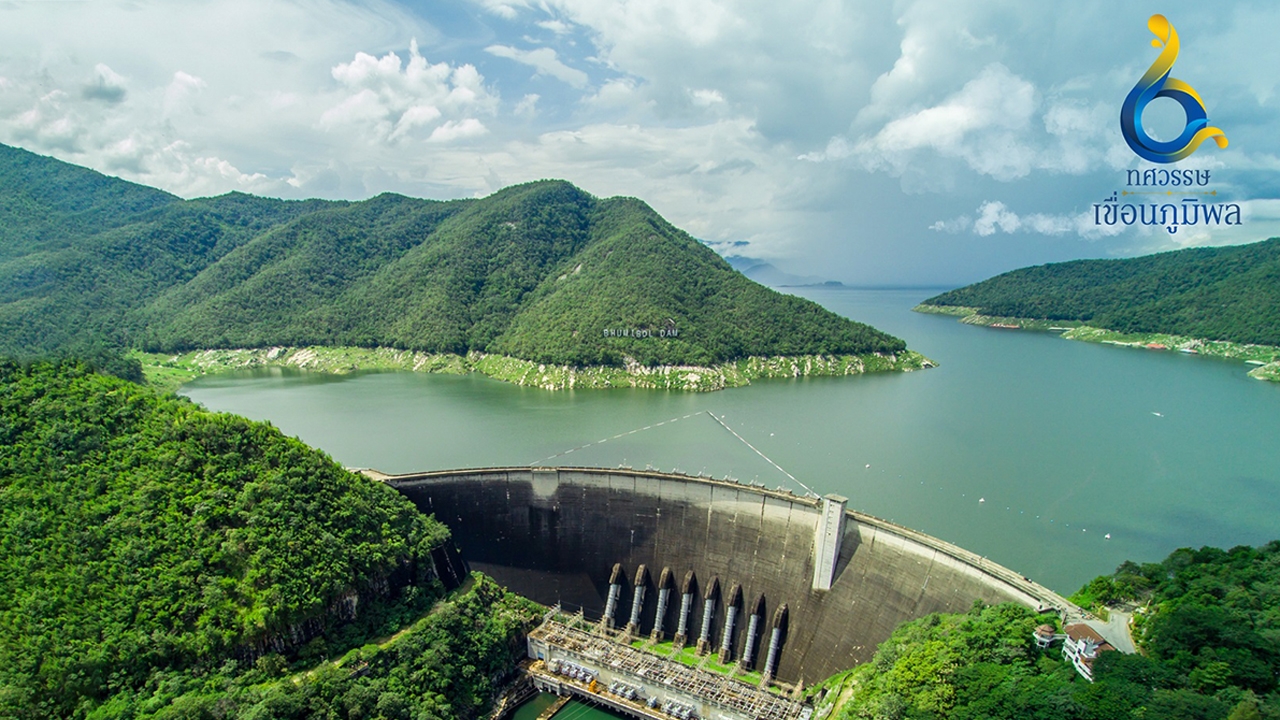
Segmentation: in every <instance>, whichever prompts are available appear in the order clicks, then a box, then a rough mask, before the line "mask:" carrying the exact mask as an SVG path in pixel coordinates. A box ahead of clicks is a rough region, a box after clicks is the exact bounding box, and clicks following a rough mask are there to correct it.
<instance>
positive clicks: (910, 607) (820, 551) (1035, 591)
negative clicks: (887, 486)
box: [370, 467, 1072, 683]
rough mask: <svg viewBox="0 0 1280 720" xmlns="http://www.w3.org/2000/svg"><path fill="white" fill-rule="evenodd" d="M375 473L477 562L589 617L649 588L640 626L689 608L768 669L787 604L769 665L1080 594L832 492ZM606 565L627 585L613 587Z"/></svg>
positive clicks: (588, 477) (848, 652)
mask: <svg viewBox="0 0 1280 720" xmlns="http://www.w3.org/2000/svg"><path fill="white" fill-rule="evenodd" d="M370 474H371V475H374V476H375V477H378V479H382V480H383V481H385V482H387V483H388V484H390V485H392V486H393V487H395V488H396V489H398V490H399V491H400V492H401V493H403V494H404V495H405V496H407V497H408V498H409V499H410V500H412V501H413V503H414V504H415V505H416V506H417V507H418V508H419V509H420V510H422V511H423V512H426V513H434V514H435V516H436V517H437V518H438V519H439V520H441V521H443V522H444V523H446V524H447V525H449V527H450V528H452V529H453V533H454V539H455V542H456V543H457V546H458V547H459V549H460V550H461V552H462V556H463V557H464V558H465V559H466V560H467V561H468V562H469V563H470V565H471V567H472V568H473V569H476V570H480V571H482V572H485V573H487V574H489V575H491V576H492V577H494V578H495V579H497V580H498V581H499V582H501V583H503V584H505V585H506V586H508V587H509V588H511V589H512V590H514V591H515V592H518V593H520V594H522V595H525V596H526V597H530V598H532V599H534V600H536V601H538V602H541V603H544V604H548V605H551V604H555V603H561V604H562V605H563V606H564V607H565V608H566V609H567V610H570V611H575V610H577V609H582V610H583V611H584V613H585V614H586V616H587V617H588V618H589V619H592V620H596V619H600V618H602V617H603V615H604V612H605V609H606V605H611V606H612V609H613V613H614V617H613V620H614V622H615V624H616V626H617V627H618V628H622V627H624V626H626V625H627V624H628V622H629V621H630V620H631V619H632V617H633V612H632V609H633V604H634V602H635V599H636V598H637V597H638V596H639V598H640V601H639V605H638V606H636V608H635V615H634V616H635V618H636V619H637V621H638V622H637V623H636V627H634V628H632V630H633V635H634V636H636V637H649V636H650V635H651V634H652V633H653V632H654V630H655V629H658V628H660V629H661V633H662V635H663V636H664V637H665V638H666V639H671V637H672V636H673V635H674V634H675V633H676V630H677V625H678V624H679V623H680V622H681V617H680V615H681V613H682V612H683V613H684V615H685V617H684V622H685V625H686V635H687V640H686V642H685V644H686V645H688V646H694V645H696V644H698V640H699V639H702V640H703V642H704V644H705V645H707V646H708V647H709V648H710V649H711V652H712V653H713V654H714V653H722V652H723V650H724V649H725V648H726V647H727V648H728V657H730V658H731V659H732V660H733V661H740V660H742V659H743V657H744V656H745V657H749V658H751V659H752V662H751V663H749V664H750V665H752V666H753V667H754V668H755V669H756V670H757V671H760V670H762V666H763V664H764V663H765V662H766V658H764V657H763V656H764V655H765V654H766V653H767V649H766V646H767V645H768V644H769V643H770V639H771V631H772V629H773V627H774V626H776V625H777V624H778V619H779V617H781V618H782V632H781V637H780V638H779V641H778V642H779V643H780V646H781V647H780V651H779V652H777V657H776V661H777V662H776V668H773V670H774V675H775V676H776V677H777V678H778V679H780V680H784V681H789V682H796V681H803V682H806V683H812V682H815V681H818V680H821V679H823V678H825V677H827V676H829V675H831V674H833V673H835V672H838V671H840V670H843V669H846V668H849V667H851V666H853V665H855V664H857V663H861V662H865V661H867V660H869V659H870V658H871V656H872V654H873V653H874V652H875V649H876V646H877V645H878V644H879V643H880V642H882V641H883V640H885V639H886V638H888V636H889V634H890V633H891V632H892V631H893V629H894V628H895V627H897V625H898V624H899V623H901V622H903V621H905V620H909V619H912V618H917V617H921V616H923V615H927V614H929V613H933V612H963V611H965V610H968V609H969V607H970V606H971V605H972V604H973V601H974V600H979V599H980V600H983V601H985V602H988V603H997V602H1006V601H1013V602H1018V603H1022V604H1024V605H1027V606H1030V607H1054V608H1059V609H1064V610H1066V609H1070V608H1072V606H1070V603H1068V602H1067V601H1066V600H1065V599H1064V598H1062V597H1061V596H1059V595H1057V594H1055V593H1053V592H1052V591H1050V590H1048V589H1046V588H1044V587H1041V586H1040V585H1037V584H1035V583H1033V582H1031V581H1029V580H1026V579H1025V578H1023V577H1021V576H1020V575H1018V574H1016V573H1014V572H1012V571H1010V570H1008V569H1007V568H1004V567H1001V566H999V565H997V564H995V563H992V562H990V561H986V560H983V559H982V558H980V557H978V556H976V555H974V554H973V553H970V552H968V551H966V550H963V549H961V548H959V547H956V546H954V545H951V544H949V543H945V542H943V541H941V540H938V539H936V538H933V537H930V536H928V535H925V534H923V533H917V532H915V531H912V530H910V529H907V528H904V527H901V526H898V525H894V524H892V523H889V522H886V521H884V520H880V519H878V518H874V517H871V516H869V515H864V514H861V513H857V512H846V511H844V506H843V503H839V501H841V500H843V498H836V497H834V496H828V499H826V500H820V499H816V498H808V497H799V496H796V495H792V494H790V493H786V492H775V491H770V490H765V489H763V488H759V487H754V486H750V485H741V484H738V483H734V482H729V481H720V480H711V479H705V478H695V477H688V476H684V475H674V474H667V473H658V472H646V471H635V470H623V469H616V470H615V469H591V468H528V467H525V468H492V469H477V470H455V471H444V472H430V473H419V474H408V475H395V476H383V475H379V474H376V473H370ZM615 565H620V572H616V571H615ZM642 565H643V566H644V570H643V572H641V567H640V566H642ZM664 571H665V572H664ZM611 577H612V578H613V580H614V583H615V584H617V585H620V586H621V587H620V588H618V589H615V590H614V593H615V601H614V602H613V603H609V602H608V598H609V596H610V590H611V588H610V578H611ZM637 582H639V583H640V584H641V586H640V587H637V586H636V583H637ZM664 586H665V587H664ZM713 586H714V591H713ZM825 587H829V589H824V588H825ZM664 589H665V590H666V592H664ZM686 592H687V593H689V594H690V595H691V597H690V599H689V602H688V603H687V605H688V607H685V605H686V603H682V599H683V596H684V595H685V594H686ZM708 605H710V607H711V615H710V618H711V622H710V623H704V619H705V618H706V617H707V615H706V607H707V606H708ZM783 605H785V606H786V610H785V611H781V610H782V606H783ZM660 607H661V608H662V610H663V612H662V614H661V616H659V608H660ZM731 608H732V609H731ZM780 611H781V612H780ZM731 616H732V617H734V618H735V621H734V622H733V623H732V624H731V626H727V625H726V620H727V619H728V618H729V617H731ZM704 624H705V625H706V626H707V627H705V628H704ZM752 628H754V629H755V630H754V632H751V630H752ZM726 637H728V642H727V643H726V642H725V638H726Z"/></svg>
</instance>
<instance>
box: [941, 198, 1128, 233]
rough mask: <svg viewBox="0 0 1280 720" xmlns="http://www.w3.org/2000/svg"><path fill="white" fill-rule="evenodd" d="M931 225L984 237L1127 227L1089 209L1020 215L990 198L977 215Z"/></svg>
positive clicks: (1113, 231)
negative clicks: (1099, 218)
mask: <svg viewBox="0 0 1280 720" xmlns="http://www.w3.org/2000/svg"><path fill="white" fill-rule="evenodd" d="M929 229H930V230H934V231H936V232H944V233H951V234H956V233H962V232H968V231H972V232H973V234H974V235H978V236H981V237H990V236H991V235H995V234H996V233H997V232H999V233H1004V234H1013V233H1019V232H1020V233H1032V234H1037V235H1053V236H1058V235H1065V234H1068V233H1075V234H1076V235H1078V236H1080V237H1082V238H1086V239H1093V238H1098V237H1103V236H1108V235H1118V234H1120V233H1121V232H1122V231H1123V228H1121V227H1119V226H1106V225H1103V226H1099V225H1097V224H1096V223H1095V222H1094V218H1093V215H1092V213H1089V212H1084V213H1079V214H1076V215H1052V214H1045V213H1031V214H1029V215H1019V214H1018V213H1016V212H1014V211H1013V210H1011V209H1009V207H1008V206H1007V205H1005V204H1004V203H1003V202H1000V201H999V200H988V201H986V202H984V203H982V205H980V206H979V207H978V209H977V217H976V218H973V217H970V216H969V215H960V216H958V217H955V218H952V219H950V220H939V221H937V222H935V223H933V224H932V225H930V226H929Z"/></svg>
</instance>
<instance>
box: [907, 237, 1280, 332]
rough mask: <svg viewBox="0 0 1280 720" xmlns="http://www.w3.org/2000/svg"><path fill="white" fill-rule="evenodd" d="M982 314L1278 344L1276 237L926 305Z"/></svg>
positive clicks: (1056, 275)
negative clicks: (1072, 321) (963, 308)
mask: <svg viewBox="0 0 1280 720" xmlns="http://www.w3.org/2000/svg"><path fill="white" fill-rule="evenodd" d="M923 304H924V305H933V306H943V307H946V306H951V307H967V308H975V309H977V311H978V312H980V313H981V314H983V315H994V316H1000V317H1018V318H1037V319H1045V320H1078V321H1082V322H1085V323H1088V324H1089V325H1091V326H1093V327H1098V328H1106V329H1108V330H1117V331H1120V332H1159V333H1170V334H1174V335H1183V336H1187V337H1194V338H1202V339H1206V340H1230V341H1234V342H1240V343H1258V344H1263V345H1280V238H1272V239H1270V240H1266V241H1263V242H1257V243H1253V244H1251V245H1235V246H1228V247H1208V248H1188V249H1185V250H1176V251H1173V252H1167V253H1161V254H1158V255H1147V256H1144V257H1138V258H1128V259H1123V260H1076V261H1072V262H1064V263H1053V264H1049V265H1040V266H1036V267H1029V268H1023V269H1021V270H1014V271H1012V272H1007V273H1004V274H1003V275H998V276H996V277H993V278H991V279H989V280H984V281H982V282H980V283H976V284H974V285H969V286H967V287H963V288H960V289H958V290H952V291H951V292H946V293H943V294H941V295H938V296H936V297H932V298H929V299H928V300H925V301H924V303H923Z"/></svg>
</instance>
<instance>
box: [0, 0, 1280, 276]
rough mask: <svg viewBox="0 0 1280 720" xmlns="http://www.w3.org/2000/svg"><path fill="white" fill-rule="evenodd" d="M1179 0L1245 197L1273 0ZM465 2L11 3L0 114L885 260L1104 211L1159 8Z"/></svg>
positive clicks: (410, 189) (169, 170) (210, 166)
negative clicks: (435, 15)
mask: <svg viewBox="0 0 1280 720" xmlns="http://www.w3.org/2000/svg"><path fill="white" fill-rule="evenodd" d="M1169 2H1170V3H1172V4H1171V5H1168V6H1167V7H1162V12H1166V13H1167V14H1170V16H1171V17H1173V18H1174V19H1175V21H1176V22H1178V23H1179V25H1178V27H1179V30H1180V31H1181V32H1182V35H1183V38H1184V49H1183V56H1182V57H1181V58H1180V60H1179V64H1178V69H1177V76H1178V77H1182V78H1184V79H1186V80H1187V81H1188V82H1190V83H1191V84H1192V85H1194V86H1196V87H1197V89H1198V90H1200V91H1201V93H1202V94H1203V95H1204V97H1205V99H1206V102H1207V103H1208V104H1209V106H1210V117H1211V118H1213V119H1214V120H1215V121H1220V122H1222V123H1223V125H1224V129H1226V130H1227V134H1228V136H1229V137H1230V138H1231V147H1230V148H1229V149H1228V150H1227V151H1221V152H1220V151H1218V150H1217V149H1216V148H1209V149H1207V150H1205V151H1202V152H1201V153H1198V154H1197V156H1196V157H1195V158H1193V159H1192V160H1189V161H1187V162H1188V163H1191V162H1192V161H1195V162H1209V163H1215V164H1213V168H1214V174H1215V179H1217V178H1221V180H1220V181H1219V182H1221V183H1223V187H1224V190H1225V189H1226V188H1227V187H1230V189H1231V191H1232V192H1235V193H1236V195H1237V196H1240V197H1249V196H1259V195H1274V194H1276V193H1275V191H1276V190H1277V184H1276V181H1275V180H1274V177H1273V176H1274V172H1273V171H1274V170H1275V169H1276V168H1277V167H1280V162H1278V161H1277V160H1276V158H1277V157H1280V145H1278V144H1277V140H1276V139H1275V136H1274V133H1272V132H1271V130H1270V128H1271V127H1272V126H1273V125H1274V123H1272V122H1270V120H1271V119H1273V118H1274V115H1275V104H1276V103H1277V102H1278V101H1277V100H1276V98H1277V97H1280V93H1276V92H1274V88H1275V82H1276V81H1275V78H1274V77H1273V75H1274V73H1272V74H1271V75H1268V74H1267V72H1266V71H1265V68H1266V67H1271V66H1273V65H1276V64H1277V63H1276V62H1270V61H1268V60H1266V58H1268V57H1271V58H1273V59H1275V58H1276V56H1277V55H1278V54H1280V45H1277V44H1274V43H1271V44H1267V43H1265V42H1260V40H1262V39H1264V38H1265V36H1266V28H1268V27H1271V26H1272V25H1274V23H1269V22H1268V21H1269V20H1271V19H1273V17H1274V16H1275V12H1274V11H1271V10H1259V9H1256V8H1251V7H1246V6H1241V7H1238V8H1233V9H1231V10H1229V11H1227V14H1225V15H1222V14H1220V13H1219V14H1217V15H1215V14H1214V13H1215V11H1214V10H1213V9H1212V8H1207V7H1200V6H1196V5H1194V4H1192V3H1190V2H1189V1H1188V0H1169ZM473 3H474V4H473V5H472V6H471V7H466V6H463V7H462V8H461V10H462V12H461V13H447V14H443V15H441V16H440V17H441V18H442V20H441V22H446V23H449V25H447V26H446V27H445V29H444V31H442V30H441V29H440V28H437V27H434V26H433V25H432V24H431V23H430V22H428V13H429V12H430V11H428V10H423V11H422V12H423V16H415V15H413V14H411V12H410V11H408V10H406V7H407V6H406V5H405V4H403V3H393V2H389V1H388V0H365V1H364V2H361V3H351V2H348V1H347V0H314V2H309V3H306V4H299V3H261V2H257V1H256V0H221V1H220V2H218V3H184V2H180V1H179V0H146V1H145V2H140V3H132V4H130V5H129V9H128V10H127V11H126V10H123V9H122V6H121V5H119V4H118V3H86V4H71V3H3V2H0V47H3V48H4V52H3V54H0V77H3V78H4V79H5V80H4V81H3V82H0V141H3V142H9V143H14V144H19V145H22V146H23V147H28V148H30V149H33V150H36V151H39V152H45V153H51V154H54V155H56V156H58V157H60V158H62V159H66V160H70V161H72V162H77V163H80V164H85V165H89V166H91V167H95V168H98V169H102V170H104V171H107V172H113V173H117V174H120V175H121V176H123V177H126V178H128V179H131V180H136V181H139V182H145V183H148V184H154V185H159V186H161V187H164V188H165V189H167V190H170V191H173V192H177V193H179V194H183V195H191V194H196V193H204V192H225V191H226V190H230V189H245V188H258V190H257V191H259V192H273V193H283V194H288V195H290V196H308V195H322V196H327V197H346V198H362V197H367V196H369V195H371V194H375V193H377V192H381V191H384V190H395V191H398V192H404V193H408V194H415V195H422V196H427V197H458V196H465V195H473V194H484V193H487V192H490V191H492V190H496V189H498V187H500V186H501V185H503V184H508V183H511V182H517V181H521V180H530V179H536V178H541V177H564V178H566V179H569V180H571V181H574V182H577V183H579V184H581V185H582V186H583V187H584V188H586V189H587V190H589V191H591V192H593V193H596V194H599V195H609V194H625V195H633V196H638V197H641V198H644V199H645V200H647V201H649V202H651V203H652V204H653V205H654V206H655V207H656V208H657V209H658V210H659V211H660V212H662V213H663V214H664V215H666V216H667V217H668V218H670V219H671V220H672V221H673V222H675V223H676V224H677V225H679V226H681V227H684V228H686V229H688V230H689V231H690V232H692V233H694V234H695V235H696V236H698V237H700V238H703V239H707V240H712V241H716V242H721V243H730V244H733V243H741V242H747V243H749V244H748V245H747V246H745V247H744V246H742V245H732V246H733V247H735V248H737V249H738V250H739V251H741V252H744V253H746V254H749V255H753V256H757V257H775V258H776V257H781V256H782V255H784V254H787V253H791V254H794V255H795V256H796V257H797V258H800V259H799V260H797V263H798V264H799V265H803V263H804V262H809V263H811V268H810V269H809V270H807V272H817V273H822V274H826V275H829V276H833V277H835V278H838V279H846V280H847V279H854V280H856V279H858V278H859V277H861V278H862V279H876V280H881V281H883V280H884V279H886V278H890V279H891V280H893V281H896V280H899V279H901V280H912V279H915V278H918V277H920V275H919V274H918V273H924V272H926V271H927V270H928V269H929V268H935V269H936V272H935V274H934V277H935V278H939V277H941V278H950V277H954V276H955V275H956V273H972V274H973V275H980V274H981V270H980V269H979V268H980V266H983V263H986V265H987V266H989V265H991V264H996V265H1000V264H1002V263H1004V262H1007V258H1008V257H1009V254H1008V253H1007V252H1005V253H1003V254H1001V252H1000V250H1001V249H1003V250H1006V251H1007V250H1008V248H1010V247H1011V246H1014V245H1016V244H1018V243H1021V242H1023V241H1024V240H1025V238H1026V237H1030V236H1034V235H1035V234H1038V233H1044V234H1045V235H1046V236H1051V237H1055V238H1058V240H1057V241H1055V242H1054V243H1045V244H1044V245H1045V246H1046V247H1047V246H1053V247H1055V248H1058V249H1059V251H1061V249H1062V248H1065V247H1069V246H1070V243H1071V242H1075V241H1077V240H1078V239H1080V238H1086V239H1089V238H1090V236H1087V235H1086V234H1082V233H1081V232H1080V231H1079V229H1078V228H1077V227H1076V226H1074V225H1071V222H1072V221H1073V215H1072V213H1073V212H1074V210H1075V209H1076V208H1084V207H1088V205H1089V203H1091V202H1093V201H1096V200H1097V199H1098V198H1099V197H1100V196H1102V195H1103V194H1105V193H1106V192H1109V191H1110V190H1111V189H1112V186H1113V185H1114V184H1115V182H1116V175H1115V173H1114V172H1113V171H1112V169H1113V168H1123V167H1129V166H1131V165H1132V164H1133V163H1134V156H1133V153H1132V152H1130V151H1129V150H1128V148H1127V147H1126V146H1125V145H1124V143H1123V141H1122V140H1121V139H1120V137H1119V133H1118V132H1117V124H1116V116H1117V113H1118V108H1117V103H1118V101H1119V99H1120V98H1122V97H1123V96H1124V94H1125V93H1126V92H1127V91H1128V89H1129V88H1130V87H1131V86H1132V84H1133V83H1134V82H1135V81H1136V78H1137V77H1138V76H1139V75H1141V72H1142V70H1143V69H1144V68H1145V67H1146V66H1147V64H1149V62H1150V53H1151V48H1150V47H1149V46H1148V45H1147V44H1146V40H1147V37H1145V35H1146V28H1145V14H1144V12H1143V11H1141V10H1140V9H1133V8H1129V9H1124V10H1120V11H1117V10H1116V9H1115V8H1113V7H1110V6H1107V7H1102V6H1093V5H1087V4H1086V5H1085V6H1080V7H1076V6H1073V7H1072V8H1070V9H1065V8H1063V7H1062V6H1055V5H1050V4H1043V3H1042V4H1032V3H1021V2H1017V0H901V1H900V2H895V3H885V2H879V1H877V0H794V2H791V3H777V2H769V1H767V0H536V2H535V1H534V0H473ZM428 5H429V4H428ZM419 6H421V5H419ZM467 13H470V15H471V17H466V14H467ZM104 28H110V29H111V31H110V32H103V29H104ZM174 28H182V29H183V31H182V32H180V33H179V32H174ZM477 28H480V29H483V32H476V29H477ZM247 29H253V30H252V31H249V30H247ZM454 30H457V32H453V31H454ZM1211 31H1212V33H1214V34H1213V35H1210V32H1211ZM413 37H416V38H418V39H419V40H420V41H421V46H420V48H415V47H412V46H411V47H410V48H408V52H406V49H405V45H406V43H408V42H409V39H410V38H413ZM525 37H529V38H534V40H522V39H521V38H525ZM543 42H546V44H547V47H542V46H541V43H543ZM486 47H488V48H494V49H496V52H494V51H491V52H489V53H487V54H486V53H485V52H484V51H485V48H486ZM525 48H536V49H525ZM552 48H554V50H553V49H552ZM475 58H479V60H475ZM498 58H502V59H498ZM506 59H511V60H515V61H516V62H510V63H509V62H505V60H506ZM468 60H471V61H472V62H475V63H476V67H472V66H470V65H467V64H466V62H467V61H468ZM1277 62H1280V61H1277ZM517 63H521V64H517ZM99 65H101V66H103V68H105V69H106V70H109V71H110V74H108V73H107V72H106V71H99V69H98V66H99ZM1245 65H1248V67H1249V68H1252V69H1249V70H1242V71H1241V73H1244V74H1243V75H1240V73H1236V72H1235V71H1230V70H1229V69H1230V68H1232V67H1244V66H1245ZM477 68H482V69H483V70H484V75H483V76H482V75H481V72H480V70H479V69H477ZM528 68H532V70H530V69H528ZM584 71H585V72H584ZM534 73H537V75H541V76H549V77H551V78H556V79H558V80H560V81H561V82H548V81H546V80H545V79H542V78H540V77H537V75H534ZM1237 75H1239V77H1238V78H1237ZM531 76H533V77H532V79H531ZM87 86H92V87H94V88H97V87H98V86H101V88H102V89H104V90H105V92H106V94H107V95H108V96H112V95H114V97H116V98H118V101H117V102H109V101H106V100H109V99H110V98H109V97H108V98H92V97H86V96H85V94H84V92H83V91H84V89H85V88H86V87H87ZM112 88H115V90H112ZM499 89H501V91H502V95H501V97H500V96H499V92H498V90H499ZM117 91H119V92H117ZM94 92H97V90H94ZM121 92H122V93H123V94H120V93H121ZM90 94H93V93H90ZM499 108H502V112H499ZM1228 125H1229V126H1228ZM797 158H799V160H798V159H797ZM805 161H807V162H805ZM904 189H905V190H908V192H905V193H904V192H903V191H904ZM921 190H927V191H930V192H925V193H919V192H918V191H921ZM938 191H945V193H946V195H942V194H940V192H938ZM993 197H999V198H1001V201H1002V203H1003V206H1002V209H1000V208H992V207H989V208H987V211H986V212H987V215H984V214H983V212H982V207H983V204H984V201H985V200H988V199H989V198H993ZM944 203H945V206H946V207H947V208H948V210H946V211H940V210H939V209H938V208H939V207H940V206H941V205H942V204H944ZM1032 207H1034V208H1037V209H1040V210H1041V211H1042V212H1041V213H1040V214H1039V215H1037V214H1036V213H1022V212H1020V209H1021V208H1032ZM958 210H967V211H968V212H966V213H964V214H963V215H960V217H956V218H953V219H951V220H944V221H940V222H939V223H938V224H937V225H936V226H935V227H936V229H937V230H938V231H940V232H962V233H965V234H972V235H973V237H974V238H976V239H980V240H981V242H980V243H955V242H947V238H945V237H943V236H941V235H939V234H936V233H920V230H921V229H922V227H921V226H922V225H923V224H927V221H926V222H925V223H922V222H921V218H930V219H932V218H939V217H943V218H945V217H950V216H952V215H953V214H959V213H958ZM984 218H985V219H984ZM1015 219H1016V227H1017V228H1018V229H1017V230H1016V231H1014V232H1012V233H1011V232H1007V231H1006V230H1005V229H1004V228H1005V227H1014V226H1015V222H1014V221H1015ZM1090 221H1091V218H1090ZM1264 222H1265V221H1264V220H1258V219H1255V220H1251V221H1250V222H1249V223H1248V224H1246V226H1245V228H1244V230H1242V232H1259V233H1260V232H1262V231H1263V230H1264V229H1265V225H1264ZM975 225H978V226H979V227H981V228H983V229H989V230H990V234H988V235H977V234H976V233H975V232H974V228H975ZM1064 227H1065V228H1068V229H1066V230H1063V228H1064ZM1128 235H1136V233H1135V232H1133V231H1131V232H1129V233H1128ZM1179 236H1180V237H1179V238H1178V240H1182V237H1181V236H1182V233H1181V232H1180V233H1179ZM1142 237H1143V239H1144V240H1145V239H1148V238H1146V237H1145V236H1142ZM1188 237H1189V236H1188ZM1151 239H1158V238H1151ZM1131 241H1132V239H1131V238H1125V239H1123V242H1126V243H1127V242H1131ZM1121 242H1122V240H1120V239H1117V240H1116V241H1115V242H1113V243H1111V244H1112V245H1117V244H1120V243H1121ZM975 245H981V246H982V248H983V250H982V251H981V252H974V249H975ZM1027 245H1028V246H1029V245H1030V244H1027ZM728 246H730V245H725V247H728ZM1089 252H1096V251H1095V250H1090V251H1089ZM1023 257H1028V258H1032V259H1034V255H1033V254H1026V253H1024V255H1023ZM806 258H807V260H806ZM993 258H994V259H993ZM1056 259H1060V258H1056ZM961 265H963V266H964V267H965V268H967V269H965V270H956V269H955V268H956V267H958V266H961ZM797 271H798V272H805V271H806V270H804V268H803V267H797ZM842 271H847V272H848V273H849V274H848V275H844V276H841V275H840V274H839V273H841V272H842ZM851 276H852V277H851Z"/></svg>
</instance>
